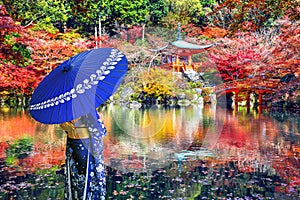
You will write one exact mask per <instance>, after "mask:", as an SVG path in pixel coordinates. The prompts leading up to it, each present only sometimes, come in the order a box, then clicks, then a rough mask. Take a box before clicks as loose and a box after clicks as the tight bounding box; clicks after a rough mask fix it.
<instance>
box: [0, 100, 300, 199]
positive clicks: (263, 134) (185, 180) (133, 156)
mask: <svg viewBox="0 0 300 200" xmlns="http://www.w3.org/2000/svg"><path fill="white" fill-rule="evenodd" d="M101 112H102V114H103V116H104V119H105V120H104V123H105V126H106V128H107V130H108V135H107V136H106V137H105V138H104V145H105V149H104V157H105V163H106V165H107V190H108V191H107V192H108V193H107V195H108V196H107V198H108V199H130V198H132V199H151V198H152V199H158V198H161V199H178V198H182V199H189V198H190V199H220V198H221V199H230V198H235V197H239V198H243V199H247V198H248V199H287V198H290V199H298V198H299V192H300V187H299V186H300V174H299V166H300V163H299V152H300V144H299V143H300V140H299V137H300V134H299V129H300V126H299V113H298V114H297V113H293V112H287V111H282V110H280V111H277V110H270V111H265V112H262V113H256V112H250V113H249V112H247V110H246V109H245V110H244V109H243V108H239V111H238V112H235V111H227V110H224V109H222V108H219V107H216V106H214V105H206V106H189V107H184V108H183V107H181V108H174V107H172V108H162V107H152V108H150V109H144V110H132V109H128V108H124V107H118V106H113V105H112V106H108V107H105V108H103V109H102V110H101ZM0 125H1V129H0V130H1V137H0V138H1V139H0V170H1V179H0V199H9V198H11V197H12V199H18V198H19V197H21V196H22V197H23V198H25V199H33V197H35V198H36V199H48V198H50V199H57V198H58V199H63V184H64V183H63V178H62V167H63V165H64V152H65V149H64V148H65V135H64V134H63V132H62V131H61V130H60V129H59V127H58V126H56V125H51V126H48V125H42V124H39V123H37V122H35V121H33V120H32V119H31V118H30V117H29V116H28V114H27V112H25V111H19V110H1V111H0ZM26 137H27V138H28V137H29V138H31V139H32V149H31V150H30V152H29V153H28V156H27V157H25V158H23V157H21V158H19V157H18V156H15V157H16V158H15V161H14V162H7V158H8V157H7V155H8V150H7V149H9V148H10V147H11V146H13V145H12V144H14V142H15V141H19V140H21V139H23V138H26ZM16 146H22V145H16ZM28 146H30V145H27V146H26V145H24V149H26V148H25V147H28ZM16 149H20V148H16ZM29 149H30V148H29ZM28 151H29V150H28ZM13 155H17V154H13Z"/></svg>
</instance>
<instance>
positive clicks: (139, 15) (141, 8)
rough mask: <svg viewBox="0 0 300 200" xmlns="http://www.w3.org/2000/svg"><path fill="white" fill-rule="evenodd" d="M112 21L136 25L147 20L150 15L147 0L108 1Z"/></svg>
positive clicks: (109, 15) (109, 16)
mask: <svg viewBox="0 0 300 200" xmlns="http://www.w3.org/2000/svg"><path fill="white" fill-rule="evenodd" d="M107 6H108V7H109V9H108V18H110V22H116V23H117V24H119V25H134V24H139V23H142V22H145V20H146V16H147V15H148V9H147V0H132V1H127V0H114V1H109V2H108V3H107Z"/></svg>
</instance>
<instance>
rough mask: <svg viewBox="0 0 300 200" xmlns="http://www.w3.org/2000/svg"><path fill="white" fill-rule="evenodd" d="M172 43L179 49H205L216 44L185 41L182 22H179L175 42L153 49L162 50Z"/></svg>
mask: <svg viewBox="0 0 300 200" xmlns="http://www.w3.org/2000/svg"><path fill="white" fill-rule="evenodd" d="M170 45H172V46H174V47H176V48H178V49H190V50H203V49H207V48H210V47H212V46H213V45H214V44H207V45H199V44H193V43H189V42H186V41H184V40H183V39H182V37H181V34H180V23H178V31H177V38H176V40H175V41H173V42H170V43H169V44H168V45H166V46H164V47H160V48H158V49H154V50H152V51H161V50H164V49H166V48H168V47H169V46H170ZM193 52H195V51H193Z"/></svg>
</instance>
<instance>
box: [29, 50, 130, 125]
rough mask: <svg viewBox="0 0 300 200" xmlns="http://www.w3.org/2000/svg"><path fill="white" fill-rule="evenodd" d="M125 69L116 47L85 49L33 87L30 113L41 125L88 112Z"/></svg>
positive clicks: (110, 90)
mask: <svg viewBox="0 0 300 200" xmlns="http://www.w3.org/2000/svg"><path fill="white" fill-rule="evenodd" d="M127 70H128V61H127V58H126V56H125V55H124V54H123V53H122V52H120V51H119V50H117V49H113V48H100V49H93V50H89V51H85V52H82V53H79V54H77V55H76V56H74V57H71V58H70V59H69V60H66V61H64V62H63V63H62V64H60V65H59V66H57V67H56V68H55V69H54V70H53V71H51V72H50V73H49V75H47V76H46V77H45V78H44V79H43V80H42V82H41V83H40V84H39V85H38V87H37V88H36V89H35V91H34V93H33V95H32V97H31V100H30V106H29V110H30V114H31V116H32V117H33V118H34V119H35V120H37V121H39V122H41V123H44V124H61V123H63V122H67V121H71V120H73V119H76V118H79V117H81V116H83V115H85V114H88V113H95V109H96V108H97V107H99V106H100V105H101V104H103V103H104V102H105V101H107V99H108V98H109V97H110V96H111V95H112V94H113V93H114V92H115V90H116V89H117V88H118V86H119V85H120V83H121V81H122V80H123V78H124V76H125V74H126V72H127Z"/></svg>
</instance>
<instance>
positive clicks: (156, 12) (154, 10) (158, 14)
mask: <svg viewBox="0 0 300 200" xmlns="http://www.w3.org/2000/svg"><path fill="white" fill-rule="evenodd" d="M148 9H149V14H150V21H151V23H153V24H154V25H157V24H159V22H160V21H161V19H162V18H163V17H165V16H167V14H168V12H169V9H168V6H167V3H166V0H149V8H148Z"/></svg>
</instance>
